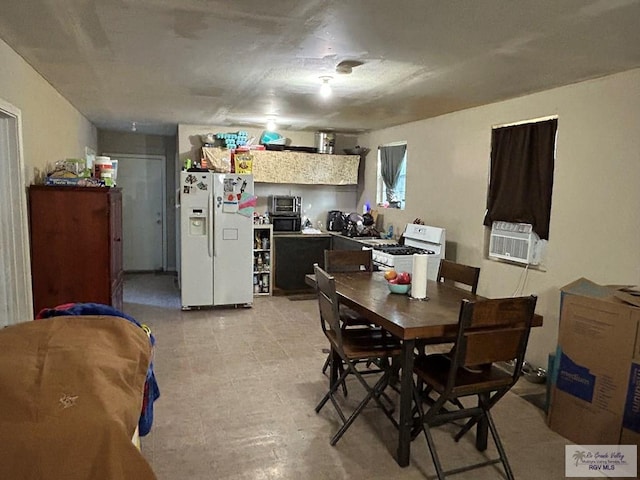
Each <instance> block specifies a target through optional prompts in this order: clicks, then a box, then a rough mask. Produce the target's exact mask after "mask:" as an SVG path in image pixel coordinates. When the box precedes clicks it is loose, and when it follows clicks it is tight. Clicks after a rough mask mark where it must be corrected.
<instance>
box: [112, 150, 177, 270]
mask: <svg viewBox="0 0 640 480" xmlns="http://www.w3.org/2000/svg"><path fill="white" fill-rule="evenodd" d="M110 156H111V158H112V159H117V160H118V171H117V180H116V182H117V186H118V187H120V188H122V247H123V248H122V250H123V251H122V263H123V268H124V270H125V271H157V270H164V269H165V260H164V258H165V254H164V251H165V248H166V247H165V245H166V241H165V231H166V229H165V214H166V212H165V157H163V156H159V155H137V156H136V155H122V154H110Z"/></svg>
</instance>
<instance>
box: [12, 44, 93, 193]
mask: <svg viewBox="0 0 640 480" xmlns="http://www.w3.org/2000/svg"><path fill="white" fill-rule="evenodd" d="M0 65H2V67H1V68H0V98H1V99H3V100H4V101H6V102H8V103H10V104H12V105H13V106H15V107H16V108H19V109H20V111H21V113H22V139H23V148H24V161H25V179H26V183H27V184H31V183H33V180H34V178H35V177H36V176H39V175H41V174H42V172H44V171H45V170H46V167H47V165H53V164H55V162H56V161H58V160H64V159H65V158H84V156H85V147H91V148H96V138H97V133H96V128H95V127H94V126H93V124H92V123H90V122H89V121H88V120H87V119H86V118H85V117H84V116H82V115H81V114H80V112H78V111H77V110H76V109H75V108H74V107H73V106H72V105H71V104H70V103H69V102H68V101H67V100H66V99H65V98H64V97H63V96H62V95H60V94H59V93H58V92H57V91H56V90H54V89H53V87H52V86H51V85H50V84H49V83H47V82H46V81H45V80H44V79H43V78H42V77H41V76H40V75H39V74H38V73H37V72H36V71H35V70H34V69H33V68H31V67H30V66H29V65H28V64H27V63H26V62H25V61H24V60H23V59H22V57H20V56H19V55H18V54H16V53H15V52H14V51H13V50H12V49H11V48H10V47H9V46H8V45H7V44H6V43H5V42H3V41H2V40H0Z"/></svg>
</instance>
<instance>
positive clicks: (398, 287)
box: [387, 282, 411, 295]
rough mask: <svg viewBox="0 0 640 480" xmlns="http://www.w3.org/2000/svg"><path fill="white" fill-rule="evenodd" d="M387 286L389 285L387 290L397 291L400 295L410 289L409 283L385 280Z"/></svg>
mask: <svg viewBox="0 0 640 480" xmlns="http://www.w3.org/2000/svg"><path fill="white" fill-rule="evenodd" d="M387 287H389V291H390V292H391V293H399V294H400V295H406V294H407V293H409V290H411V284H410V283H389V282H387Z"/></svg>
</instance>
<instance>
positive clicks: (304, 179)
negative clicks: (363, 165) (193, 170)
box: [202, 147, 360, 185]
mask: <svg viewBox="0 0 640 480" xmlns="http://www.w3.org/2000/svg"><path fill="white" fill-rule="evenodd" d="M202 151H203V156H204V157H205V158H206V159H207V161H208V163H209V164H210V165H211V167H213V169H214V170H217V169H220V170H219V171H225V170H224V169H225V168H227V169H228V168H229V165H230V162H229V150H227V149H223V148H217V147H203V148H202ZM248 153H249V154H250V155H252V167H251V168H252V173H253V180H254V181H255V182H263V183H297V184H306V185H357V183H358V166H359V164H360V155H329V154H324V153H307V152H295V151H288V150H284V151H275V150H251V152H248ZM226 171H228V170H226Z"/></svg>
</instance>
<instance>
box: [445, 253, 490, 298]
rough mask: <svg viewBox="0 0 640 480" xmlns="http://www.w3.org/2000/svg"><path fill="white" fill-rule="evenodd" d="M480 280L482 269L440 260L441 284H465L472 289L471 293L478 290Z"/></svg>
mask: <svg viewBox="0 0 640 480" xmlns="http://www.w3.org/2000/svg"><path fill="white" fill-rule="evenodd" d="M479 278H480V268H478V267H471V266H469V265H463V264H461V263H456V262H452V261H450V260H445V259H444V258H443V259H442V260H440V267H439V268H438V276H437V279H438V281H439V282H445V283H451V284H460V283H461V284H464V285H466V286H468V287H470V288H471V293H473V294H475V293H476V291H477V290H478V280H479Z"/></svg>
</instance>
